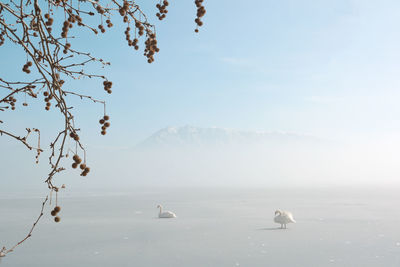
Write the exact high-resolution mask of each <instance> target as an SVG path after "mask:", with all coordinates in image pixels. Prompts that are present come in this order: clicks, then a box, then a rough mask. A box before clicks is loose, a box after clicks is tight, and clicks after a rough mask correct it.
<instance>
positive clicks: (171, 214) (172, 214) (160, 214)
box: [157, 205, 176, 218]
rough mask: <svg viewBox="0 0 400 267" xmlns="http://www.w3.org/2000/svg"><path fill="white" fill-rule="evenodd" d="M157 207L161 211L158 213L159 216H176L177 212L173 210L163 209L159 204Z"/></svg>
mask: <svg viewBox="0 0 400 267" xmlns="http://www.w3.org/2000/svg"><path fill="white" fill-rule="evenodd" d="M157 208H159V209H160V212H159V213H158V218H176V215H175V213H173V212H171V211H164V212H163V211H162V206H161V205H158V206H157Z"/></svg>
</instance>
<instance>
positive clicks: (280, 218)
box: [274, 210, 296, 229]
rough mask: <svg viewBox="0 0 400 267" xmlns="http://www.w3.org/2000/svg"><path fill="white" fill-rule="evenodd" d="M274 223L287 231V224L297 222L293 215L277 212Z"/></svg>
mask: <svg viewBox="0 0 400 267" xmlns="http://www.w3.org/2000/svg"><path fill="white" fill-rule="evenodd" d="M274 222H276V223H279V224H280V225H281V228H285V229H286V224H288V223H295V222H296V221H295V220H294V219H293V215H292V213H291V212H289V211H282V210H277V211H275V218H274Z"/></svg>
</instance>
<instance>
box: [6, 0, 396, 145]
mask: <svg viewBox="0 0 400 267" xmlns="http://www.w3.org/2000/svg"><path fill="white" fill-rule="evenodd" d="M142 2H143V3H146V2H148V1H142ZM138 3H140V1H138ZM204 5H205V7H206V9H207V14H206V16H205V17H204V23H205V25H204V27H202V28H201V29H200V33H199V34H195V33H194V32H193V29H194V21H193V20H194V17H195V8H194V5H193V3H192V1H171V3H170V7H169V13H168V16H167V18H166V19H165V20H164V21H163V22H161V23H159V22H158V21H157V20H156V19H155V16H154V15H153V16H151V17H152V18H153V21H155V22H157V33H158V39H159V46H160V49H161V50H160V53H159V54H158V55H157V56H156V61H155V62H154V63H153V64H151V65H149V64H147V63H146V59H145V58H144V57H143V56H142V55H141V53H135V52H134V51H132V49H131V48H129V47H128V46H127V45H126V44H125V42H124V41H123V40H124V35H123V30H121V31H117V30H116V29H114V30H113V31H112V32H111V31H109V32H107V34H106V35H105V36H104V38H102V41H101V43H97V44H96V45H95V47H93V44H94V40H97V39H92V37H86V36H80V37H83V38H82V40H80V41H76V42H75V43H74V42H72V44H73V45H75V46H76V47H78V46H79V47H82V48H85V47H90V49H93V50H94V55H103V58H105V59H106V60H109V61H111V62H112V65H111V66H110V67H108V68H106V69H105V73H106V74H107V76H108V77H109V79H110V80H112V81H113V82H114V87H113V92H114V93H113V94H112V95H111V96H108V95H106V94H104V91H103V90H102V87H101V83H100V82H93V81H83V82H82V83H81V84H79V87H82V93H85V94H93V95H95V96H97V97H99V98H105V99H106V100H107V101H108V110H109V111H110V115H111V118H112V121H111V123H112V127H111V128H110V130H109V135H108V136H107V137H106V138H104V137H101V136H99V125H98V124H97V121H98V119H99V117H100V116H101V107H100V106H96V105H93V104H90V103H85V105H81V106H80V108H78V110H80V113H79V114H80V115H79V116H78V123H80V125H79V126H80V127H81V128H82V130H83V137H86V139H87V140H88V142H89V144H90V143H93V144H95V145H98V144H105V145H115V146H118V145H121V144H135V143H137V142H139V141H141V140H142V139H144V138H145V137H147V136H148V135H150V134H151V133H153V132H154V131H156V130H158V129H160V128H162V127H165V126H168V125H187V124H189V125H195V126H204V127H207V126H218V127H227V128H235V129H244V130H281V131H290V132H298V133H306V134H311V135H316V136H320V137H325V138H334V139H335V138H347V137H360V136H375V137H380V136H386V135H396V134H397V133H399V132H400V108H399V104H398V103H399V102H400V93H399V90H398V86H399V79H398V77H399V75H398V73H399V70H400V35H399V30H398V28H399V25H400V16H399V14H400V2H399V1H366V0H363V1H361V0H360V1H347V0H335V1H327V0H325V1H317V0H312V1H311V0H308V1H305V0H303V1H297V0H292V1H269V0H268V1H266V0H259V1H246V2H243V1H232V0H230V1H227V0H226V1H225V0H218V1H207V0H206V1H205V3H204ZM145 9H146V10H148V12H151V13H155V7H153V4H152V5H151V6H145ZM118 19H119V18H118ZM8 49H9V51H10V53H7V54H4V51H5V50H4V49H2V50H1V51H2V58H5V59H6V60H2V63H1V64H0V73H1V74H2V75H1V76H5V75H4V74H10V75H11V76H14V77H17V76H15V75H16V74H15V73H17V74H18V75H24V74H22V73H21V72H15V70H14V69H12V68H11V67H10V66H13V65H14V63H15V60H12V59H14V58H15V55H14V50H13V49H10V48H8ZM21 62H23V60H22V61H21ZM21 62H17V63H18V64H17V65H16V66H15V67H16V68H17V69H18V70H19V69H20V65H21V64H23V63H21ZM93 70H94V71H96V70H97V69H96V68H95V66H93ZM100 72H101V70H100ZM77 103H79V102H77ZM42 106H43V105H40V106H38V107H37V108H38V110H39V111H38V112H36V111H35V112H33V113H31V114H28V115H25V114H22V113H14V114H12V115H11V116H13V117H14V118H15V119H16V122H14V123H13V125H14V126H18V127H25V126H26V122H29V123H33V122H35V123H36V124H35V125H32V127H34V126H36V125H38V126H39V127H40V126H41V127H42V128H44V129H45V130H46V129H47V127H48V126H46V124H47V123H46V121H44V120H43V118H44V117H43V116H50V117H51V118H52V119H56V118H57V116H58V115H57V114H51V115H49V113H45V112H44V111H42V109H43V107H42ZM38 114H39V115H40V116H41V118H42V119H41V121H37V120H35V119H34V117H33V116H34V115H38ZM7 116H8V115H7ZM79 117H80V119H79ZM52 119H50V120H52ZM22 129H23V128H22ZM49 130H50V129H49ZM49 134H50V132H49Z"/></svg>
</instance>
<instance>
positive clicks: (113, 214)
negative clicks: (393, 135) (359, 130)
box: [0, 188, 400, 267]
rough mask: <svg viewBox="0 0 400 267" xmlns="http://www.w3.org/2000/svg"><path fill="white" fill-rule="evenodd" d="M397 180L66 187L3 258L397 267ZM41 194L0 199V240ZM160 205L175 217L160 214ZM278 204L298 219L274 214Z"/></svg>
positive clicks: (17, 229)
mask: <svg viewBox="0 0 400 267" xmlns="http://www.w3.org/2000/svg"><path fill="white" fill-rule="evenodd" d="M398 192H399V190H398V189H397V188H396V189H383V188H377V189H374V188H361V189H355V188H335V189H306V188H298V189H295V188H291V189H285V188H281V189H262V188H260V189H238V188H236V189H223V188H213V189H212V188H202V189H198V188H197V189H194V188H186V189H183V188H182V189H162V188H159V189H154V190H149V189H146V190H138V191H137V192H129V193H121V194H108V195H101V194H89V195H82V196H68V194H63V195H64V196H65V197H64V198H62V199H61V200H60V205H61V207H62V211H61V214H60V216H61V223H59V224H56V223H53V222H52V218H51V216H50V215H49V213H50V210H51V209H50V207H48V206H47V208H46V217H45V218H44V219H43V221H41V222H40V224H39V226H38V228H37V230H36V231H35V232H34V235H33V237H32V239H30V240H28V241H27V242H26V243H25V244H23V245H22V246H21V247H20V248H19V249H18V250H16V251H15V252H14V253H12V254H9V255H7V257H5V258H1V259H0V266H1V267H18V266H21V267H22V266H24V267H26V266H29V267H36V266H38V267H39V266H40V267H47V266H49V267H50V266H59V267H62V266H68V267H70V266H74V267H81V266H82V267H83V266H85V267H87V266H96V267H100V266H107V267H109V266H116V267H117V266H118V267H120V266H121V267H123V266H135V267H140V266H149V267H150V266H173V267H181V266H182V267H188V266H198V267H204V266H216V267H223V266H249V267H253V266H274V267H276V266H305V267H309V266H352V267H353V266H364V267H365V266H374V267H375V266H393V267H395V266H396V267H397V266H400V228H399V226H400V215H399V211H400V209H399V205H400V194H398ZM40 203H41V200H40V199H39V198H17V199H15V198H9V197H8V198H5V197H4V196H3V198H1V196H0V214H2V215H1V217H0V246H2V245H6V246H8V247H9V246H11V245H13V244H14V242H16V241H18V240H19V239H21V238H22V237H23V234H25V233H26V232H27V231H28V229H29V226H30V224H31V222H33V219H34V218H35V216H37V214H38V213H39V208H40ZM157 204H162V205H163V206H164V208H165V209H166V210H171V211H173V212H175V213H176V214H177V216H178V218H176V219H158V218H157V212H158V210H157V209H156V206H157ZM276 209H284V210H285V209H286V210H290V211H292V212H293V214H294V218H295V219H296V220H297V223H296V224H289V225H288V229H286V230H281V229H277V227H278V226H279V225H277V224H274V223H273V217H274V211H275V210H276Z"/></svg>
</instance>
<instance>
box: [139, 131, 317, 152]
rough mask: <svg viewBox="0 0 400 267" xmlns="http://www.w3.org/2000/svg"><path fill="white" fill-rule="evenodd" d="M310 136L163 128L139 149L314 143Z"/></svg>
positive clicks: (142, 143) (314, 139)
mask: <svg viewBox="0 0 400 267" xmlns="http://www.w3.org/2000/svg"><path fill="white" fill-rule="evenodd" d="M317 141H318V139H317V138H315V137H312V136H307V135H299V134H293V133H285V132H262V131H240V130H232V129H225V128H217V127H210V128H201V127H193V126H183V127H167V128H163V129H161V130H159V131H157V132H156V133H154V134H153V135H151V136H150V137H149V138H147V139H146V140H144V141H143V142H141V143H140V144H139V145H138V146H139V147H158V146H192V145H204V146H207V145H245V144H261V143H275V144H282V143H310V142H311V143H314V142H317Z"/></svg>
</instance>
